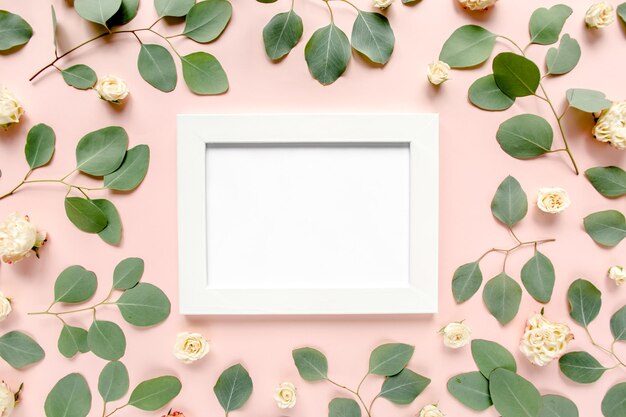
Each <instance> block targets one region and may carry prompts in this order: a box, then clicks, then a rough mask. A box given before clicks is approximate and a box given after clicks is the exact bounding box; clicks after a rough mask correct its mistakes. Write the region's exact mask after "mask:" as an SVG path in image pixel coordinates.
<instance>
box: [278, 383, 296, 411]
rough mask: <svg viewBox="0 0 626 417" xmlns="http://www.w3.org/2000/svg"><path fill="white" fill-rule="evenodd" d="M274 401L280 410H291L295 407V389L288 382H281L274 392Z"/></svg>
mask: <svg viewBox="0 0 626 417" xmlns="http://www.w3.org/2000/svg"><path fill="white" fill-rule="evenodd" d="M274 400H276V405H277V406H278V408H280V409H283V410H284V409H287V408H293V407H294V406H295V405H296V387H295V385H293V384H292V383H290V382H283V383H282V384H280V385H279V386H278V388H276V391H274Z"/></svg>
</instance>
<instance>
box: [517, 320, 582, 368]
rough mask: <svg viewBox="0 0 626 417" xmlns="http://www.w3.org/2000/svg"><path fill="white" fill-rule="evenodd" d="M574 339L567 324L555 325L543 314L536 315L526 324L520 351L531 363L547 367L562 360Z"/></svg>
mask: <svg viewBox="0 0 626 417" xmlns="http://www.w3.org/2000/svg"><path fill="white" fill-rule="evenodd" d="M573 338H574V335H573V334H572V332H571V331H570V329H569V327H567V326H566V325H565V324H562V323H553V322H551V321H549V320H547V319H546V318H545V317H544V316H543V314H535V315H534V316H532V317H531V318H529V319H528V322H527V323H526V329H525V331H524V336H523V338H522V341H521V343H520V350H521V351H522V353H523V354H524V355H526V357H527V358H528V360H529V361H530V363H532V364H534V365H537V366H545V365H547V364H548V363H550V362H552V361H553V360H555V359H558V358H560V357H561V356H562V355H563V353H564V352H565V349H566V348H567V344H568V343H569V341H570V340H572V339H573Z"/></svg>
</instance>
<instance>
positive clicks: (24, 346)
mask: <svg viewBox="0 0 626 417" xmlns="http://www.w3.org/2000/svg"><path fill="white" fill-rule="evenodd" d="M44 356H45V352H44V351H43V349H42V348H41V346H39V344H38V343H37V342H35V341H34V340H33V338H32V337H30V336H28V335H27V334H24V333H22V332H19V331H11V332H8V333H6V334H4V335H3V336H2V337H0V358H2V359H4V360H5V361H7V363H8V364H9V365H11V366H12V367H13V368H15V369H21V368H24V367H26V366H28V365H31V364H33V363H35V362H39V361H40V360H42V359H43V358H44Z"/></svg>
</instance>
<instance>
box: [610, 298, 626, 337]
mask: <svg viewBox="0 0 626 417" xmlns="http://www.w3.org/2000/svg"><path fill="white" fill-rule="evenodd" d="M611 334H613V338H614V339H615V340H616V341H621V340H626V306H624V307H622V308H620V309H619V310H617V311H616V312H615V314H613V315H612V316H611Z"/></svg>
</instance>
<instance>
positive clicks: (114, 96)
mask: <svg viewBox="0 0 626 417" xmlns="http://www.w3.org/2000/svg"><path fill="white" fill-rule="evenodd" d="M94 89H95V90H96V92H97V93H98V94H99V95H100V98H101V99H102V100H106V101H109V102H111V103H119V102H121V101H122V100H124V99H125V98H126V97H128V86H127V85H126V83H125V82H124V80H122V79H121V78H119V77H116V76H114V75H107V76H105V77H102V78H99V79H98V82H97V83H96V86H95V87H94Z"/></svg>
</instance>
